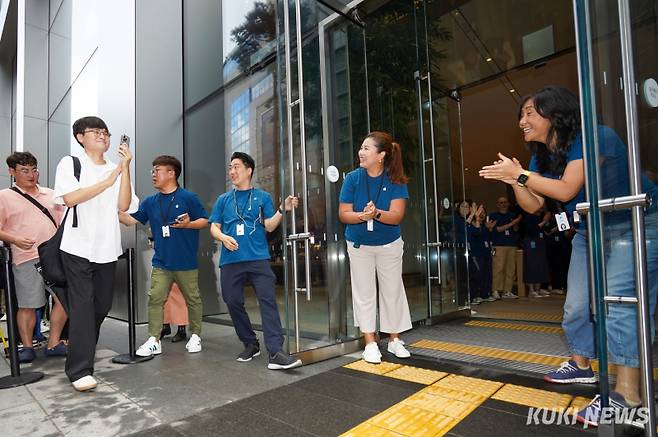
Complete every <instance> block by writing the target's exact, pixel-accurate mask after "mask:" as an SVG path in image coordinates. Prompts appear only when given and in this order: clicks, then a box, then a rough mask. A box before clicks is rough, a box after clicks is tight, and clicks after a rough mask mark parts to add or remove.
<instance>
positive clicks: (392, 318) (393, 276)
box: [347, 238, 411, 334]
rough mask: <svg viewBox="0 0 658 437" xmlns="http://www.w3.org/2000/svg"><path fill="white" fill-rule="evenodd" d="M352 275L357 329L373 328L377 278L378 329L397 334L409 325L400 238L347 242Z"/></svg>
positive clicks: (374, 329) (409, 318) (375, 313)
mask: <svg viewBox="0 0 658 437" xmlns="http://www.w3.org/2000/svg"><path fill="white" fill-rule="evenodd" d="M347 253H348V255H349V257H350V276H351V278H352V307H353V309H354V326H358V327H360V328H361V332H368V333H370V332H375V331H376V329H377V282H379V327H380V331H382V332H386V333H393V334H397V333H400V332H403V331H406V330H408V329H411V314H410V313H409V304H408V302H407V295H406V292H405V289H404V283H403V282H402V254H403V253H404V242H403V241H402V238H398V239H397V240H395V241H394V242H392V243H389V244H385V245H383V246H360V247H358V248H354V243H352V242H350V241H348V242H347Z"/></svg>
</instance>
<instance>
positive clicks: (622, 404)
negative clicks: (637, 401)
mask: <svg viewBox="0 0 658 437" xmlns="http://www.w3.org/2000/svg"><path fill="white" fill-rule="evenodd" d="M608 399H609V402H608V408H609V409H610V410H611V412H612V414H606V415H605V416H604V420H606V419H605V417H608V420H610V421H613V420H615V419H616V418H622V420H623V422H624V424H626V425H634V426H638V427H640V428H643V427H644V426H643V424H642V423H640V421H641V420H643V419H644V417H643V416H642V415H640V414H639V413H638V410H639V406H638V407H632V406H631V405H629V404H628V403H626V399H624V397H623V396H622V395H620V394H619V393H617V392H614V391H613V392H610V397H609V398H608ZM600 418H601V396H600V395H596V396H595V397H594V399H592V402H590V403H589V405H588V406H586V407H585V408H583V409H582V410H580V411H579V412H578V414H576V420H578V422H580V423H582V424H584V425H586V426H599V420H600ZM634 419H637V421H634Z"/></svg>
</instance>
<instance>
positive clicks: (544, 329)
mask: <svg viewBox="0 0 658 437" xmlns="http://www.w3.org/2000/svg"><path fill="white" fill-rule="evenodd" d="M464 326H469V327H476V328H494V329H510V330H513V331H529V332H541V333H544V334H562V328H560V327H558V326H538V325H524V324H518V323H502V322H484V321H482V322H481V321H476V320H472V321H470V322H467V323H464Z"/></svg>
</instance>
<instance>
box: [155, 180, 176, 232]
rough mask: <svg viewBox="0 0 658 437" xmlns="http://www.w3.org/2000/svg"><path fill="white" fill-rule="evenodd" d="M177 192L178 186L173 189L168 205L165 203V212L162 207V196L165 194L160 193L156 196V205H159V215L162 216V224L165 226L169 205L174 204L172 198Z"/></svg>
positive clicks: (173, 198) (169, 209)
mask: <svg viewBox="0 0 658 437" xmlns="http://www.w3.org/2000/svg"><path fill="white" fill-rule="evenodd" d="M177 192H178V188H176V189H175V190H174V195H173V196H171V201H169V205H167V213H166V214H165V212H164V210H163V209H162V198H163V197H164V196H165V195H164V194H162V193H160V195H159V196H158V205H160V217H162V226H167V225H169V220H168V218H169V213H170V212H171V205H173V204H174V200H175V199H176V193H177Z"/></svg>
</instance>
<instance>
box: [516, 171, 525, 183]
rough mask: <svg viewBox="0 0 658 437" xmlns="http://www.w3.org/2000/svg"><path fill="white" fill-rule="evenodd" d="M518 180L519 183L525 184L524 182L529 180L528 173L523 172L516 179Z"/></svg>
mask: <svg viewBox="0 0 658 437" xmlns="http://www.w3.org/2000/svg"><path fill="white" fill-rule="evenodd" d="M516 181H517V182H518V183H519V184H521V185H523V184H525V183H526V182H528V175H527V174H525V173H523V174H521V175H519V177H518V178H517V179H516Z"/></svg>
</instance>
